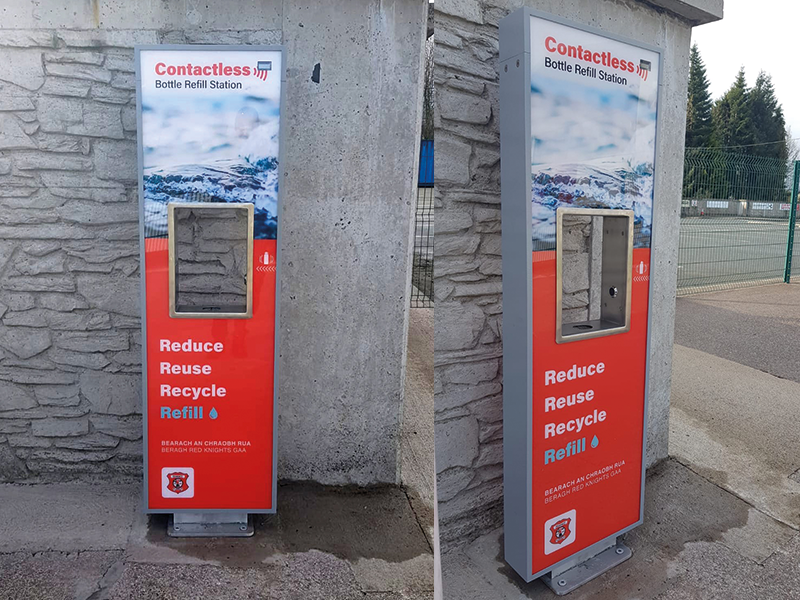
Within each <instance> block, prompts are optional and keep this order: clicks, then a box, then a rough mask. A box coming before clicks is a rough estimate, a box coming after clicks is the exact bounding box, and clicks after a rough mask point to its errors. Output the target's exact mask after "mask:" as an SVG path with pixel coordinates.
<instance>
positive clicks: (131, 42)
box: [56, 29, 158, 48]
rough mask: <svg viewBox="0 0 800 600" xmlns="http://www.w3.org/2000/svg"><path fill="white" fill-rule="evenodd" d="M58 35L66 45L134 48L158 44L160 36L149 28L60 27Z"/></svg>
mask: <svg viewBox="0 0 800 600" xmlns="http://www.w3.org/2000/svg"><path fill="white" fill-rule="evenodd" d="M56 36H57V37H58V39H59V40H61V41H62V42H63V43H64V44H65V45H66V46H70V47H75V48H103V47H109V46H113V47H118V48H132V47H133V46H136V45H138V44H157V43H158V36H157V35H156V32H155V31H154V30H149V29H90V30H76V31H72V30H68V29H60V30H58V31H57V32H56Z"/></svg>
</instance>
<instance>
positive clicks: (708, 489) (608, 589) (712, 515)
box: [442, 460, 800, 600]
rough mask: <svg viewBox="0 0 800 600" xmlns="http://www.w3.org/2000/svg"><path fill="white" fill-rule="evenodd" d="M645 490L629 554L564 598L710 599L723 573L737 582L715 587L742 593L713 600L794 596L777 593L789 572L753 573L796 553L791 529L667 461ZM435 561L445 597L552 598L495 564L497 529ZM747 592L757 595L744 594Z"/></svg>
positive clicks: (498, 562) (542, 588)
mask: <svg viewBox="0 0 800 600" xmlns="http://www.w3.org/2000/svg"><path fill="white" fill-rule="evenodd" d="M645 490H646V492H645V523H644V524H643V525H642V526H641V527H639V528H637V529H634V530H633V531H631V532H629V533H628V534H626V536H625V543H626V544H627V545H628V546H630V547H631V549H632V550H633V557H632V558H631V559H630V560H628V561H627V562H625V563H623V564H621V565H619V566H618V567H616V568H614V569H612V570H611V571H608V572H607V573H605V574H603V575H602V576H600V577H598V578H597V579H595V580H593V581H591V582H589V583H588V584H586V585H584V586H583V587H581V588H579V589H578V590H576V591H574V592H572V593H571V594H570V595H569V598H570V599H571V600H589V599H591V600H655V599H659V600H660V599H669V600H675V599H677V598H684V597H685V598H693V599H697V598H703V599H705V598H712V597H714V598H716V597H718V596H716V595H710V593H709V590H710V589H712V588H713V585H715V583H714V582H715V581H716V578H726V577H727V579H728V580H730V581H732V582H738V583H736V584H730V585H728V584H726V585H725V586H722V587H720V589H726V590H727V589H730V588H731V587H735V585H738V586H739V589H741V590H742V592H741V593H738V595H733V596H731V595H729V596H727V597H726V596H724V595H720V596H719V597H720V598H723V597H726V598H745V597H748V598H751V599H752V598H783V597H785V598H791V597H794V596H791V595H789V596H781V595H780V594H782V593H784V592H785V591H786V590H787V589H792V588H791V586H790V585H789V577H790V574H786V575H782V576H781V577H780V578H779V579H778V580H776V581H775V582H771V581H770V579H769V578H768V577H763V576H762V577H755V576H754V575H753V574H754V573H759V572H765V571H766V570H767V568H768V566H769V565H771V564H772V563H773V562H775V561H776V560H777V559H776V557H790V556H791V557H794V559H795V560H797V559H798V558H800V544H798V543H797V542H796V539H797V537H798V534H796V532H795V531H793V530H792V529H791V528H789V527H787V526H785V525H783V524H781V523H779V522H777V521H775V520H773V519H771V518H770V517H768V516H767V515H764V514H763V513H761V512H759V511H757V510H756V509H754V508H752V507H751V506H749V505H748V504H747V503H746V502H745V501H743V500H741V499H740V498H738V497H736V496H735V495H733V494H731V493H730V492H728V491H726V490H723V489H721V488H720V487H719V486H717V485H715V484H714V483H712V482H710V481H708V480H707V479H705V478H704V477H701V476H700V475H698V474H697V473H695V472H693V471H692V470H690V469H689V468H687V467H685V466H683V465H681V464H679V463H678V462H676V461H674V460H667V461H664V462H663V463H661V464H660V465H657V466H656V467H654V468H653V469H651V470H650V471H649V472H648V478H647V484H646V488H645ZM753 511H754V512H755V513H757V514H756V515H753ZM706 556H708V559H706ZM442 562H443V575H444V598H445V599H448V600H449V599H451V598H452V599H456V598H458V599H461V598H465V599H473V598H474V599H477V598H492V599H495V598H496V599H498V600H522V599H524V598H528V599H537V600H538V599H545V598H547V599H551V598H554V597H555V596H554V594H553V592H551V591H550V590H549V589H548V588H546V587H545V586H544V585H543V584H542V583H541V582H539V581H535V582H532V583H530V584H526V583H524V582H523V581H522V579H521V578H519V577H518V576H517V575H516V574H515V573H513V572H512V570H511V569H510V568H509V567H508V566H507V565H506V564H505V563H504V562H503V561H502V535H501V531H500V530H497V531H495V532H493V533H492V534H489V535H487V536H484V537H482V538H479V539H478V540H476V541H475V542H473V543H472V544H470V545H469V546H467V547H466V548H463V549H461V550H460V551H456V552H450V553H447V554H445V555H444V556H443V558H442ZM706 562H708V566H707V567H706ZM795 585H796V583H795ZM754 589H757V590H759V591H760V592H761V595H750V596H746V593H750V592H752V590H754ZM799 589H800V588H799ZM679 592H680V594H684V593H685V594H688V595H685V596H681V595H678V594H679ZM715 593H716V592H715Z"/></svg>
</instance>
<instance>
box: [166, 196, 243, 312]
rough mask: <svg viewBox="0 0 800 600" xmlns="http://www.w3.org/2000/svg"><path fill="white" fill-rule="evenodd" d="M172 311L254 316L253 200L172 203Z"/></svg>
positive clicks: (170, 205)
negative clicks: (248, 202) (247, 201)
mask: <svg viewBox="0 0 800 600" xmlns="http://www.w3.org/2000/svg"><path fill="white" fill-rule="evenodd" d="M167 215H168V235H169V269H170V290H169V291H170V307H169V310H170V316H171V317H175V318H181V317H184V318H203V317H205V318H217V319H219V318H249V317H251V316H252V313H253V307H252V297H253V291H252V272H253V205H252V204H246V203H242V204H229V203H212V202H209V203H196V204H195V203H185V204H184V203H170V204H169V205H168V212H167Z"/></svg>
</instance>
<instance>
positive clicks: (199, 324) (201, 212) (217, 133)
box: [136, 46, 284, 536]
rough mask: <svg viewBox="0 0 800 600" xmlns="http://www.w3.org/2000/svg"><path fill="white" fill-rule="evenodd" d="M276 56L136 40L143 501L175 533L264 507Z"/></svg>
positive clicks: (240, 523)
mask: <svg viewBox="0 0 800 600" xmlns="http://www.w3.org/2000/svg"><path fill="white" fill-rule="evenodd" d="M282 73H284V68H283V50H282V48H280V47H261V46H242V47H236V46H143V47H137V48H136V77H137V106H138V114H137V118H138V123H137V124H138V142H139V205H140V213H139V214H140V232H141V273H142V354H143V365H144V368H143V376H144V383H143V402H144V405H143V415H144V456H145V461H144V503H145V506H144V509H145V511H146V512H148V513H168V514H171V515H172V518H171V519H170V522H169V526H168V533H169V534H170V535H173V536H247V535H252V533H253V528H252V523H251V521H250V517H249V515H250V514H252V513H274V512H275V511H276V464H277V461H276V456H277V453H276V451H277V446H276V423H277V393H276V381H277V361H276V359H277V323H278V301H277V298H278V283H277V282H278V264H279V261H278V236H279V221H278V215H279V214H280V201H279V185H278V182H279V179H280V175H279V170H278V165H279V164H280V150H281V147H280V130H281V128H280V112H281V107H282V106H281V105H282V101H281V100H282V91H283V82H282Z"/></svg>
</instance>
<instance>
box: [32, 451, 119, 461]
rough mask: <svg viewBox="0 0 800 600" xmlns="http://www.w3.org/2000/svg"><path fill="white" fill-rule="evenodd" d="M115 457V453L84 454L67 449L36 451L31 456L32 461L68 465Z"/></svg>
mask: <svg viewBox="0 0 800 600" xmlns="http://www.w3.org/2000/svg"><path fill="white" fill-rule="evenodd" d="M112 456H114V453H113V452H107V451H94V452H82V451H78V450H67V449H51V450H34V451H33V452H31V454H30V458H31V459H38V460H42V461H52V460H56V461H60V462H66V463H78V464H82V463H86V462H89V463H92V462H102V461H106V460H108V459H109V458H111V457H112Z"/></svg>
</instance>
